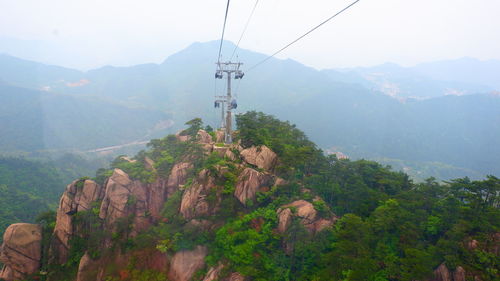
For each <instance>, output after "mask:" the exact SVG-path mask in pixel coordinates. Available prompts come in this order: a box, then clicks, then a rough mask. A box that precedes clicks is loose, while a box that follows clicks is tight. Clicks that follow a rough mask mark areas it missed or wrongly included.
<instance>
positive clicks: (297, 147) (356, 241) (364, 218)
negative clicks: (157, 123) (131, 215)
mask: <svg viewBox="0 0 500 281" xmlns="http://www.w3.org/2000/svg"><path fill="white" fill-rule="evenodd" d="M237 122H238V127H239V130H240V136H241V137H242V139H244V141H243V142H242V143H243V144H247V145H251V144H266V145H269V146H270V147H273V148H275V151H276V152H277V153H278V154H279V156H280V159H282V164H284V165H286V166H287V167H288V168H289V169H295V170H296V171H300V173H296V174H294V175H289V176H288V178H287V179H288V180H290V181H291V182H292V183H297V184H301V185H304V186H306V187H308V188H310V189H312V190H313V192H314V193H316V194H318V195H320V196H321V197H322V198H323V200H324V202H325V203H326V205H327V207H328V208H329V209H330V210H332V211H333V212H334V213H336V214H337V215H339V216H342V218H341V219H340V220H339V221H338V222H337V223H336V225H335V227H334V228H333V229H332V230H330V231H325V233H321V234H320V235H318V237H316V239H307V238H304V239H297V238H295V241H294V243H295V244H296V246H295V250H294V253H292V255H290V256H284V257H283V256H280V255H279V253H280V251H279V247H280V244H279V243H276V240H275V239H276V238H275V237H273V236H269V237H267V236H266V235H268V234H266V233H265V232H264V231H262V233H260V234H259V235H255V237H251V238H250V237H246V239H245V240H246V242H245V244H252V243H253V242H252V241H260V242H258V243H262V240H264V241H265V243H264V244H265V247H271V248H273V249H275V251H263V252H262V253H261V252H260V251H259V255H263V256H260V258H259V259H262V260H266V261H267V260H269V261H272V262H270V263H265V264H263V265H262V266H261V267H259V270H256V269H255V267H254V268H253V271H252V272H253V273H252V272H248V271H247V273H250V276H254V277H260V278H266V276H267V278H269V276H280V277H279V278H277V279H273V280H288V279H289V280H332V278H333V279H334V280H415V279H424V278H427V277H429V276H430V275H431V273H432V270H433V269H434V268H436V267H437V266H438V265H439V264H440V263H442V262H445V263H446V265H447V266H448V267H449V268H451V269H454V268H455V267H456V266H459V265H460V266H462V267H464V268H465V269H466V271H469V272H474V273H475V274H476V275H478V276H480V277H481V278H482V280H496V278H497V277H498V274H499V273H500V271H499V270H500V260H499V257H498V256H496V255H495V254H494V253H493V249H494V248H495V244H494V243H495V240H494V237H493V235H494V234H495V233H497V232H498V231H499V227H500V210H499V209H498V207H499V204H500V197H499V192H500V179H498V178H496V177H494V176H488V178H487V179H485V180H482V181H471V180H469V179H468V178H462V179H456V180H452V181H450V182H447V183H443V184H440V183H438V182H436V181H435V179H432V178H430V179H428V180H427V181H426V182H424V183H421V184H414V183H413V182H412V181H411V180H410V179H409V178H408V176H407V175H406V174H404V173H401V172H393V171H391V170H390V167H384V166H382V165H380V164H378V163H375V162H371V161H366V160H358V161H349V160H339V159H337V158H336V157H335V156H324V155H322V154H320V153H314V151H316V150H317V148H316V147H315V145H314V144H312V143H310V142H308V141H307V138H305V136H304V135H303V134H301V133H300V131H298V130H297V129H295V128H294V126H292V125H290V124H289V123H287V122H281V121H278V120H276V119H275V118H273V117H271V116H267V115H264V114H262V113H256V112H249V113H246V114H244V115H240V116H238V118H237ZM281 147H286V148H287V149H281ZM304 151H308V152H309V153H307V154H306V155H307V156H308V157H310V158H308V157H305V156H304ZM301 159H302V161H301ZM306 164H307V165H306ZM297 175H302V177H297ZM289 187H290V186H289ZM276 192H279V191H276ZM297 196H299V195H298V194H297V193H295V194H294V193H293V192H291V190H288V191H287V192H283V191H281V194H279V195H278V196H277V197H276V194H275V195H274V197H273V200H272V202H271V203H270V205H272V204H275V202H276V201H278V202H280V201H281V202H286V201H290V200H291V199H293V197H297ZM302 196H303V195H302ZM264 202H266V201H265V200H264ZM263 207H264V206H263ZM264 208H269V205H268V206H267V207H264ZM274 209H275V206H273V207H271V210H274ZM258 211H259V212H261V210H260V209H259V210H258ZM256 212H257V211H256ZM249 216H251V214H250V215H249ZM260 217H261V218H267V219H268V220H267V221H269V223H272V222H273V220H274V218H275V216H274V217H272V216H271V217H266V216H265V215H260ZM245 221H248V219H247V218H245V217H244V218H243V219H242V220H239V221H237V222H236V223H237V225H240V226H239V227H240V228H241V224H243V225H244V224H245ZM233 224H234V223H233ZM243 228H244V229H245V227H243ZM230 229H231V230H232V231H235V229H234V226H233V227H231V228H230ZM246 231H248V224H247V229H246ZM217 234H218V235H223V236H224V237H225V238H220V237H217V239H218V240H221V242H223V243H221V244H219V245H220V246H221V247H222V246H223V248H225V249H227V248H231V238H232V237H231V235H229V237H228V234H227V233H225V232H224V228H222V229H221V230H220V231H219V232H218V233H217ZM292 236H299V237H300V231H297V233H294V234H293V235H292ZM226 239H228V240H226ZM232 239H233V240H234V237H233V238H232ZM285 239H286V237H285ZM472 239H476V240H478V241H482V242H481V247H479V248H476V249H469V248H467V246H466V245H467V242H468V241H471V240H472ZM218 240H216V241H218ZM249 240H250V241H249ZM496 243H498V241H496ZM233 245H234V243H233ZM262 246H263V245H262ZM258 248H262V247H258ZM232 250H234V248H233V249H232ZM247 250H249V251H250V252H249V253H248V254H250V253H251V252H252V248H249V249H248V248H247ZM254 250H256V249H254ZM227 255H228V257H230V258H231V257H233V256H234V254H231V253H227ZM246 257H247V258H248V256H246ZM250 257H251V255H250ZM253 258H254V259H255V256H254V257H253ZM232 259H233V260H232V261H233V263H232V264H233V265H234V266H235V267H237V268H239V269H241V267H242V266H244V265H245V264H254V265H259V263H258V262H256V261H253V262H255V263H253V262H250V263H249V261H248V260H245V259H244V258H243V257H240V258H236V259H234V258H232ZM296 259H299V260H300V261H301V262H300V263H298V262H294V260H296ZM255 272H257V273H255ZM263 273H264V274H263ZM315 278H316V279H315ZM266 280H269V279H266Z"/></svg>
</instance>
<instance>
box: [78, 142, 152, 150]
mask: <svg viewBox="0 0 500 281" xmlns="http://www.w3.org/2000/svg"><path fill="white" fill-rule="evenodd" d="M148 142H149V141H134V142H129V143H125V144H120V145H113V146H108V147H101V148H96V149H92V150H87V151H85V152H103V151H109V150H115V149H120V148H123V147H127V146H134V145H142V144H147V143H148Z"/></svg>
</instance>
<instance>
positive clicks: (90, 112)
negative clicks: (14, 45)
mask: <svg viewBox="0 0 500 281" xmlns="http://www.w3.org/2000/svg"><path fill="white" fill-rule="evenodd" d="M0 109H1V113H0V120H1V126H0V131H1V134H2V139H1V140H0V150H3V151H12V150H21V151H34V150H43V149H78V150H84V149H92V148H98V147H103V146H111V145H117V144H124V143H127V142H132V141H137V140H144V139H147V138H148V136H149V137H150V136H152V135H154V134H156V133H159V134H162V132H163V133H164V132H165V129H166V128H162V127H159V128H155V125H157V124H158V123H161V122H164V121H166V120H168V119H169V117H168V115H167V114H165V113H162V112H158V111H154V110H145V109H132V108H127V107H123V106H120V105H115V104H112V103H109V102H103V101H99V100H96V99H89V98H87V97H73V96H70V95H61V94H54V93H47V92H42V91H36V90H30V89H26V88H20V87H14V86H8V85H0Z"/></svg>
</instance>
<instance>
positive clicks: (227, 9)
mask: <svg viewBox="0 0 500 281" xmlns="http://www.w3.org/2000/svg"><path fill="white" fill-rule="evenodd" d="M230 1H231V0H227V5H226V15H225V16H224V25H223V26H222V36H221V38H220V46H219V55H218V56H217V63H220V54H221V51H222V42H224V31H226V21H227V12H228V11H229V2H230Z"/></svg>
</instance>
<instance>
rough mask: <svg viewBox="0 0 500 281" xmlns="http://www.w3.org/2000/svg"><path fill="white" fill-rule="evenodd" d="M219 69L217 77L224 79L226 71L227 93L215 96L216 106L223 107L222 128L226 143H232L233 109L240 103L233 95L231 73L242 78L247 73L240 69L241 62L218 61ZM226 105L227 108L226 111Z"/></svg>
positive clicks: (236, 77) (216, 72)
mask: <svg viewBox="0 0 500 281" xmlns="http://www.w3.org/2000/svg"><path fill="white" fill-rule="evenodd" d="M215 64H216V65H217V70H216V71H215V79H222V78H223V77H224V73H225V74H226V77H227V94H226V95H225V96H215V103H214V106H215V107H216V108H219V107H220V108H221V129H223V130H224V143H226V144H229V143H232V142H233V140H232V126H233V122H232V118H233V116H232V110H233V109H236V108H237V107H238V103H237V102H236V100H235V99H233V97H232V96H231V75H233V74H234V79H242V78H243V76H244V75H245V74H244V73H243V71H241V70H240V66H241V65H243V63H241V62H231V61H228V62H220V61H219V62H216V63H215ZM225 107H227V110H226V111H225V112H224V109H225Z"/></svg>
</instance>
